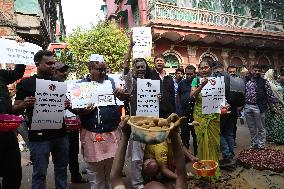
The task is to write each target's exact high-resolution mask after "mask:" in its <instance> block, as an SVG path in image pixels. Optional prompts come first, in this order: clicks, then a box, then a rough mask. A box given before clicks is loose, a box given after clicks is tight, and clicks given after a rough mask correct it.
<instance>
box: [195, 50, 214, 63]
mask: <svg viewBox="0 0 284 189" xmlns="http://www.w3.org/2000/svg"><path fill="white" fill-rule="evenodd" d="M202 61H209V62H212V61H218V58H217V56H216V55H215V54H214V53H212V52H205V53H203V54H202V55H201V56H200V58H199V63H200V62H202Z"/></svg>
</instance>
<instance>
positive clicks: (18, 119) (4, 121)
mask: <svg viewBox="0 0 284 189" xmlns="http://www.w3.org/2000/svg"><path fill="white" fill-rule="evenodd" d="M23 120H24V118H23V117H22V116H15V115H9V114H0V131H13V130H15V129H17V128H18V127H19V126H20V125H21V123H22V121H23Z"/></svg>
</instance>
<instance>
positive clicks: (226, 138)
mask: <svg viewBox="0 0 284 189" xmlns="http://www.w3.org/2000/svg"><path fill="white" fill-rule="evenodd" d="M235 119H236V117H235V116H234V115H232V114H224V115H221V117H220V122H221V151H222V156H223V159H232V158H233V157H234V155H235V154H234V123H235Z"/></svg>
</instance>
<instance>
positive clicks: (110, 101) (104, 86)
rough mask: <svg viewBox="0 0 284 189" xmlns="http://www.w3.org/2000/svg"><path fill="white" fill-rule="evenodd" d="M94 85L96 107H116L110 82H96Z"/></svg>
mask: <svg viewBox="0 0 284 189" xmlns="http://www.w3.org/2000/svg"><path fill="white" fill-rule="evenodd" d="M94 84H95V85H94V86H95V89H94V104H96V106H109V105H116V102H115V98H114V95H113V88H112V84H111V81H110V80H105V81H104V82H103V83H98V82H94Z"/></svg>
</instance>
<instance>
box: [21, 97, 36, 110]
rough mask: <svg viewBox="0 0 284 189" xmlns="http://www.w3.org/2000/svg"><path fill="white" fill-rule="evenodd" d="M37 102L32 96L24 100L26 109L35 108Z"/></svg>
mask: <svg viewBox="0 0 284 189" xmlns="http://www.w3.org/2000/svg"><path fill="white" fill-rule="evenodd" d="M35 102H36V98H35V97H33V96H31V97H26V98H25V99H24V108H32V107H34V105H35Z"/></svg>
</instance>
